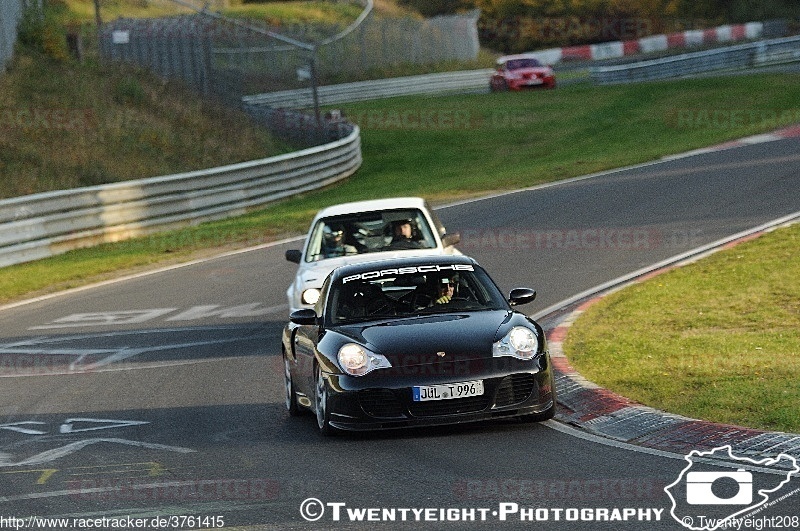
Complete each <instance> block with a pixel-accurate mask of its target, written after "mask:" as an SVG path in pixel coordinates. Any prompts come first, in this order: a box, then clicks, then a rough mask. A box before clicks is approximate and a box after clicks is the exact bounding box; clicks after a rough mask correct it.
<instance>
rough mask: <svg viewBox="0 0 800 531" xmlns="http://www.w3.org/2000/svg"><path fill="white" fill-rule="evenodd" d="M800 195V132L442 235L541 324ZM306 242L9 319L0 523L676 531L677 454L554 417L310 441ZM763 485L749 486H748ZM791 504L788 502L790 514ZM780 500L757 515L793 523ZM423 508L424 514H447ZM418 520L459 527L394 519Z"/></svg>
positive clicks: (69, 298)
mask: <svg viewBox="0 0 800 531" xmlns="http://www.w3.org/2000/svg"><path fill="white" fill-rule="evenodd" d="M798 190H800V139H784V140H779V141H774V142H770V143H766V144H758V145H750V146H746V147H739V148H736V149H730V150H724V151H718V152H712V153H708V154H704V155H696V156H691V157H686V158H679V159H675V160H671V161H664V162H660V163H655V164H650V165H644V166H640V167H635V168H629V169H626V170H621V171H616V172H610V173H607V174H603V175H599V176H594V177H592V178H588V179H579V180H573V181H569V182H564V183H560V184H555V185H551V186H546V187H540V188H537V189H532V190H527V191H520V192H516V193H510V194H506V195H501V196H496V197H491V198H486V199H483V200H478V201H473V202H467V203H463V204H458V205H452V206H449V207H447V208H443V209H440V211H439V214H440V216H441V217H442V219H443V221H444V223H445V225H446V226H447V227H448V228H449V229H450V230H459V231H461V233H462V236H463V241H462V244H461V245H460V248H461V249H462V250H463V251H464V252H465V253H466V254H470V255H472V256H474V257H475V258H477V259H478V260H479V261H480V262H481V263H482V264H483V265H484V266H486V268H487V269H488V270H489V271H490V272H491V273H492V274H493V276H494V277H495V279H496V280H497V281H498V283H499V284H500V286H501V288H503V290H504V291H507V290H508V289H510V288H512V287H515V286H518V285H526V286H531V287H534V288H536V289H537V290H538V292H539V298H538V299H537V301H536V302H535V303H534V304H532V305H530V307H528V308H526V310H527V311H528V312H529V313H535V312H536V311H538V310H541V309H542V308H545V307H547V306H550V305H551V304H553V303H556V302H558V301H560V300H563V299H566V298H568V297H569V296H571V295H574V294H576V293H578V292H581V291H583V290H585V289H588V288H591V287H592V286H595V285H598V284H600V283H603V282H605V281H608V280H609V279H612V278H616V277H618V276H620V275H623V274H626V273H629V272H631V271H633V270H636V269H639V268H641V267H643V266H646V265H649V264H652V263H655V262H658V261H660V260H663V259H665V258H667V257H670V256H673V255H677V254H679V253H682V252H685V251H687V250H689V249H691V248H694V247H698V246H700V245H703V244H705V243H708V242H712V241H715V240H717V239H720V238H722V237H725V236H729V235H731V234H734V233H737V232H740V231H742V230H745V229H748V228H751V227H754V226H756V225H759V224H761V223H764V222H766V221H769V220H771V219H775V218H778V217H780V216H783V215H787V214H790V213H793V212H796V211H798V210H800V193H798ZM297 245H298V243H297V242H290V243H283V244H278V245H274V246H268V247H264V248H261V249H257V250H250V251H248V252H242V253H235V254H231V255H227V256H223V257H219V258H216V259H212V260H208V261H203V262H200V263H196V264H192V265H187V266H183V267H178V268H173V269H170V270H166V271H162V272H157V273H153V274H149V275H145V276H140V277H137V278H132V279H128V280H125V281H122V282H115V283H110V284H107V285H102V286H96V287H93V288H90V289H84V290H79V291H75V292H72V293H68V294H64V295H61V296H56V297H51V298H48V299H45V300H41V301H37V302H30V303H28V304H24V305H19V306H15V307H12V308H6V309H4V310H2V311H0V331H2V332H1V333H2V337H1V338H0V376H3V378H2V380H0V382H1V383H2V386H0V408H2V409H1V410H0V413H2V416H1V417H0V422H1V423H2V424H0V475H2V476H3V481H0V501H1V502H2V509H1V510H0V515H3V516H16V517H25V516H28V515H31V514H37V515H44V516H64V517H68V518H86V517H90V518H100V517H106V518H113V517H118V516H129V515H133V516H138V517H142V518H152V517H155V516H165V517H166V516H169V515H184V516H186V515H194V516H206V517H208V516H222V517H223V521H224V524H225V527H226V528H232V527H234V526H245V525H247V526H250V525H255V524H260V525H262V526H264V527H266V528H271V527H274V528H281V529H286V528H331V527H337V528H349V527H352V526H356V525H355V524H351V523H349V522H348V521H347V517H346V514H345V513H344V512H343V513H342V515H343V518H344V521H333V520H332V516H333V513H332V511H333V507H331V506H328V508H327V512H326V513H325V515H324V516H323V518H322V519H321V520H320V521H319V522H317V523H309V522H306V521H305V520H303V519H302V518H301V515H300V512H299V507H300V505H301V503H302V502H303V500H305V499H306V498H309V497H314V498H318V499H320V500H321V501H323V502H324V503H344V504H346V507H349V508H353V507H355V508H372V507H379V508H380V507H389V508H392V507H393V508H458V510H461V508H466V509H474V510H478V509H483V508H486V509H487V511H488V512H485V513H481V512H480V511H479V512H477V513H475V512H474V511H473V513H469V511H467V512H466V517H465V516H464V515H463V514H462V513H458V515H457V516H458V518H463V517H465V518H467V519H469V518H470V514H473V516H474V518H475V519H476V520H478V521H476V522H471V523H470V524H469V525H470V526H475V527H477V526H484V527H485V526H487V525H488V526H502V527H517V526H526V527H530V525H532V524H531V523H530V522H522V523H521V522H520V515H519V514H518V513H516V512H511V513H510V514H509V515H508V517H507V518H506V519H505V520H499V519H500V515H499V514H498V515H495V514H494V512H493V511H496V510H498V508H499V507H500V506H499V504H501V503H517V504H519V505H520V506H522V507H523V508H531V511H530V512H529V513H528V515H529V516H531V515H533V516H536V517H538V518H539V519H543V518H545V517H547V518H548V520H549V524H550V525H553V526H555V527H557V528H562V529H619V528H624V529H651V528H663V529H681V526H680V525H678V524H677V522H676V521H675V520H673V519H672V518H671V517H670V515H669V509H670V500H669V498H668V497H667V496H666V495H665V492H664V491H663V488H664V486H666V485H667V484H669V483H671V482H673V481H674V480H676V478H678V476H679V474H680V472H681V470H682V469H683V468H684V467H685V465H686V462H685V461H683V460H682V459H681V458H682V456H681V455H669V454H663V453H657V452H644V451H639V450H638V449H636V448H632V447H627V446H625V445H620V444H614V443H613V442H611V443H608V442H602V441H597V440H595V439H594V438H591V437H580V436H577V435H578V434H577V433H576V430H574V429H572V428H569V429H568V428H566V427H564V426H562V425H559V424H557V423H547V424H543V425H533V426H531V425H520V424H516V423H513V422H503V423H497V424H483V425H478V426H463V427H456V428H443V429H428V430H414V431H401V432H393V433H378V434H366V435H364V434H359V435H348V434H345V435H343V436H339V437H335V438H323V437H322V436H320V435H319V434H318V433H317V432H316V426H315V423H314V422H313V420H312V419H311V417H308V418H300V419H289V417H288V416H287V414H286V413H285V411H284V406H283V399H282V393H283V390H282V374H281V363H280V358H279V355H280V351H279V337H280V330H281V328H282V326H283V324H284V321H285V317H286V311H287V307H286V304H285V298H284V291H285V288H286V286H287V285H288V284H289V283H290V279H291V277H292V275H293V272H294V270H293V266H292V264H290V263H288V262H286V261H285V260H284V259H283V253H284V251H285V250H286V249H287V248H289V247H291V246H297ZM676 296H679V294H676ZM556 428H558V429H556ZM769 477H771V476H770V475H769V474H759V473H756V480H755V481H756V483H757V484H758V482H759V481H767V480H769ZM794 481H795V483H797V482H800V480H794ZM796 487H797V485H795V488H796ZM794 500H795V501H794V502H793V503H792V505H787V507H789V508H791V509H792V511H793V512H794V513H795V514H797V510H796V507H797V501H796V500H797V498H794ZM504 507H506V509H508V510H509V511H513V509H514V506H511V505H509V506H504ZM780 507H781V506H780V505H777V506H775V507H774V508H771V509H770V510H768V511H765V512H764V513H762V514H773V513H774V514H778V515H780V514H791V512H792V511H788V512H787V511H783V512H781V510H780ZM533 508H536V509H539V511H538V512H537V511H534V510H533ZM564 508H573V509H575V508H578V509H580V508H593V509H597V508H601V509H603V508H605V509H608V510H609V512H608V514H609V515H611V516H614V515H615V514H616V515H620V514H623V513H622V512H621V509H622V508H630V509H637V510H641V514H639V513H637V515H636V516H630V517H626V519H625V520H623V521H611V522H605V523H601V522H593V521H588V520H589V519H590V518H589V516H588V514H586V515H584V516H586V518H583V520H582V519H581V518H578V520H577V521H573V520H572V519H571V518H570V519H569V521H568V520H567V516H568V515H569V516H570V517H572V516H575V515H576V514H578V513H576V512H574V511H573V512H570V513H567V512H559V510H558V509H564ZM614 508H617V509H620V512H619V513H614V512H613V509H614ZM342 511H344V509H342ZM658 511H661V512H660V513H659V512H658ZM770 511H772V513H770ZM434 513H435V511H434V512H431V513H429V514H428V517H426V518H427V519H428V520H440V519H441V518H442V514H441V513H435V514H434ZM406 514H412V513H406ZM482 514H483V515H484V516H485V518H486V520H487V521H486V522H480V520H481V517H482ZM591 514H592V515H594V516H592V517H591V518H601V517H602V515H604V514H606V513H604V512H602V511H598V512H593V513H591ZM451 516H453V515H452V514H451ZM640 516H641V517H642V518H645V516H647V517H649V518H650V521H647V520H644V521H639V517H640ZM409 518H411V519H413V516H411V517H409ZM444 518H445V519H446V516H444ZM453 518H455V516H453ZM399 519H400V518H398V520H399ZM184 523H185V524H187V526H186V527H184V528H189V526H188V524H189V522H188V521H184ZM198 523H199V522H198ZM214 523H215V522H211V521H206V522H205V524H204V525H197V524H196V525H195V528H197V527H213V524H214ZM216 523H219V522H218V521H217V522H216ZM383 525H384V526H385V527H387V528H396V527H402V525H401V524H400V523H398V522H389V523H384V524H383ZM421 525H422V526H424V527H429V528H443V527H448V528H456V527H463V526H464V524H463V522H462V523H447V522H441V521H428V522H427V523H425V524H420V523H413V522H412V523H408V524H406V526H407V527H409V528H410V527H415V528H416V527H420V526H421ZM534 525H535V524H534ZM363 526H364V527H369V528H373V527H376V526H380V524H376V523H370V524H363ZM164 528H168V527H167V526H164ZM173 528H174V527H173Z"/></svg>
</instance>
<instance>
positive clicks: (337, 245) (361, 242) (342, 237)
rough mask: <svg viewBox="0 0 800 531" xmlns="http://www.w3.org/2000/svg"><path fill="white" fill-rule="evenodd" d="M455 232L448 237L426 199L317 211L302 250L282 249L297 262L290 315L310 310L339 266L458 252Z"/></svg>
mask: <svg viewBox="0 0 800 531" xmlns="http://www.w3.org/2000/svg"><path fill="white" fill-rule="evenodd" d="M459 240H460V235H459V234H458V233H454V234H447V232H446V231H445V229H444V226H443V225H442V222H441V221H439V218H438V217H437V216H436V214H434V213H433V211H432V210H431V208H430V207H429V206H428V204H427V202H426V201H425V200H424V199H421V198H419V197H397V198H392V199H376V200H372V201H357V202H353V203H343V204H340V205H335V206H331V207H328V208H324V209H322V210H320V211H319V212H318V213H317V215H316V216H315V217H314V221H312V222H311V228H310V229H309V231H308V235H307V236H306V240H305V247H304V248H303V250H302V251H301V250H299V249H290V250H288V251H286V259H287V260H288V261H290V262H294V263H296V264H298V265H299V266H300V267H299V268H298V270H297V275H296V276H295V279H294V282H293V283H292V285H291V286H289V289H288V290H287V292H286V296H287V298H288V299H289V311H290V312H293V311H296V310H299V309H302V308H312V307H313V306H314V304H315V303H316V302H317V300H318V299H319V294H320V291H319V290H320V288H321V287H322V283H323V281H324V280H325V278H326V277H327V276H328V274H329V273H330V272H331V271H333V270H334V269H336V268H337V267H339V266H342V265H345V264H354V263H358V262H368V261H373V260H382V259H387V258H393V257H397V258H400V257H414V256H426V255H444V254H461V253H460V252H459V251H458V250H457V249H456V248H455V247H454V245H455V244H457V243H458V242H459Z"/></svg>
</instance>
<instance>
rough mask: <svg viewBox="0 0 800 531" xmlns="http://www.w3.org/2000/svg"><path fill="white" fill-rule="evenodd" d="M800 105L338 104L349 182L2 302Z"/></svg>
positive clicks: (737, 91) (493, 99)
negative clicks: (720, 118) (714, 119)
mask: <svg viewBox="0 0 800 531" xmlns="http://www.w3.org/2000/svg"><path fill="white" fill-rule="evenodd" d="M752 94H759V98H752V97H751V95H752ZM798 102H800V78H798V77H797V76H785V75H773V76H758V77H732V78H720V79H701V80H683V81H670V82H662V83H653V84H644V85H637V86H621V87H592V86H589V85H576V86H569V87H561V88H558V89H556V90H552V91H537V92H527V93H501V94H483V95H472V96H449V97H441V98H419V97H417V98H411V97H409V98H395V99H390V100H385V101H376V102H365V103H359V104H352V105H345V106H343V107H342V108H343V110H344V111H345V113H346V114H347V115H348V116H350V117H351V118H354V119H356V121H359V122H361V125H362V140H363V156H364V163H363V166H362V168H361V169H360V170H359V172H358V173H357V174H356V175H354V176H353V177H351V178H350V179H348V180H347V181H346V182H344V183H342V184H339V185H337V186H334V187H330V188H328V189H326V190H323V191H319V192H316V193H309V194H305V195H303V196H301V197H297V198H294V199H291V200H287V201H284V202H281V203H279V204H276V205H274V206H271V207H269V208H266V209H264V210H262V211H260V212H255V213H253V214H251V215H248V216H244V217H240V218H235V219H231V220H227V221H221V222H216V223H209V224H204V225H201V226H200V227H194V228H187V229H184V230H182V231H177V232H170V233H166V234H163V235H159V236H154V237H150V238H143V239H139V240H134V241H129V242H122V243H118V244H113V245H104V246H102V247H99V248H95V249H91V250H80V251H74V252H71V253H69V254H67V255H64V256H60V257H56V258H52V259H47V260H42V261H40V262H37V263H33V264H20V265H17V266H13V267H7V268H4V269H2V270H0V294H1V295H0V300H3V301H9V300H13V299H18V298H20V297H22V296H24V295H26V294H30V293H41V292H42V291H49V290H54V289H60V288H63V287H67V286H74V285H78V284H81V283H86V282H89V281H92V280H96V279H98V278H103V277H104V276H107V275H110V274H115V272H116V271H118V270H120V269H122V270H132V269H136V268H141V267H147V266H150V265H151V264H154V263H161V262H174V261H176V260H186V259H188V258H189V257H192V256H195V255H196V254H197V253H198V252H205V251H204V249H206V248H209V247H222V248H231V247H236V246H239V247H241V246H244V245H249V244H253V243H258V242H263V241H268V240H271V239H275V238H278V237H281V236H285V235H288V234H301V233H302V232H304V231H305V230H306V228H307V225H308V223H309V222H310V219H311V217H312V216H313V214H314V213H315V212H316V211H317V210H318V209H319V208H321V207H323V206H326V205H330V204H334V203H339V202H343V201H350V200H357V199H367V198H376V197H385V196H397V195H421V196H424V197H426V198H428V199H430V200H432V201H439V202H443V201H450V200H452V199H454V198H456V197H466V196H475V195H480V194H483V193H486V192H488V191H492V190H502V189H510V188H517V187H525V186H531V185H534V184H537V183H543V182H549V181H554V180H558V179H563V178H567V177H572V176H576V175H582V174H586V173H589V172H593V171H598V170H604V169H609V168H615V167H619V166H623V165H627V164H632V163H637V162H643V161H648V160H652V159H656V158H658V157H660V156H662V155H666V154H671V153H677V152H681V151H685V150H688V149H692V148H698V147H701V146H706V145H709V144H713V143H715V142H722V141H725V140H729V139H732V138H738V137H741V136H745V135H748V134H754V133H757V132H762V131H765V130H769V129H772V128H774V127H775V126H778V125H781V124H780V123H777V122H776V121H775V120H772V119H767V120H752V121H749V122H747V123H739V122H736V123H735V124H731V125H728V126H722V125H721V124H717V125H713V124H709V123H706V122H703V121H702V120H700V121H695V122H693V123H679V122H678V121H676V118H675V117H676V113H677V112H680V111H682V110H690V111H692V112H695V113H699V114H697V115H698V116H702V113H704V112H708V111H709V110H711V111H713V110H715V109H716V110H730V109H740V110H742V111H747V110H754V111H758V112H761V111H764V112H768V113H772V114H775V112H776V111H786V113H785V114H786V116H790V117H791V116H797V113H798V112H800V103H798ZM772 114H768V116H772ZM782 115H783V114H781V116H782ZM759 116H761V115H760V114H759ZM420 123H421V124H423V125H422V126H420V125H419V124H420ZM0 153H2V152H1V151H0ZM43 271H46V272H47V273H46V274H44V273H43Z"/></svg>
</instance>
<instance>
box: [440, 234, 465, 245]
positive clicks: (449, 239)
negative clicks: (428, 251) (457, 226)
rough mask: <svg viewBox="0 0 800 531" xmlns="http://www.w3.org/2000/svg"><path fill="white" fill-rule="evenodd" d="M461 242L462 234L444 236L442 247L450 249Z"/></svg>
mask: <svg viewBox="0 0 800 531" xmlns="http://www.w3.org/2000/svg"><path fill="white" fill-rule="evenodd" d="M460 241H461V233H459V232H453V233H452V234H445V235H444V236H442V245H444V246H445V247H450V246H451V245H455V244H457V243H458V242H460Z"/></svg>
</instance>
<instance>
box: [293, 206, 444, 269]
mask: <svg viewBox="0 0 800 531" xmlns="http://www.w3.org/2000/svg"><path fill="white" fill-rule="evenodd" d="M435 247H436V239H435V238H434V237H433V232H432V230H431V227H430V225H429V224H428V221H427V220H426V218H425V216H424V215H423V214H422V212H421V211H419V210H416V209H403V210H387V211H380V212H366V213H360V214H351V215H346V216H337V217H332V218H325V219H321V220H319V221H318V222H317V224H316V225H315V226H314V229H313V230H312V231H311V236H310V237H309V241H308V248H307V249H306V255H305V261H306V262H316V261H319V260H324V259H326V258H335V257H338V256H347V255H354V254H363V253H374V252H379V251H402V250H414V249H433V248H435Z"/></svg>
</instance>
